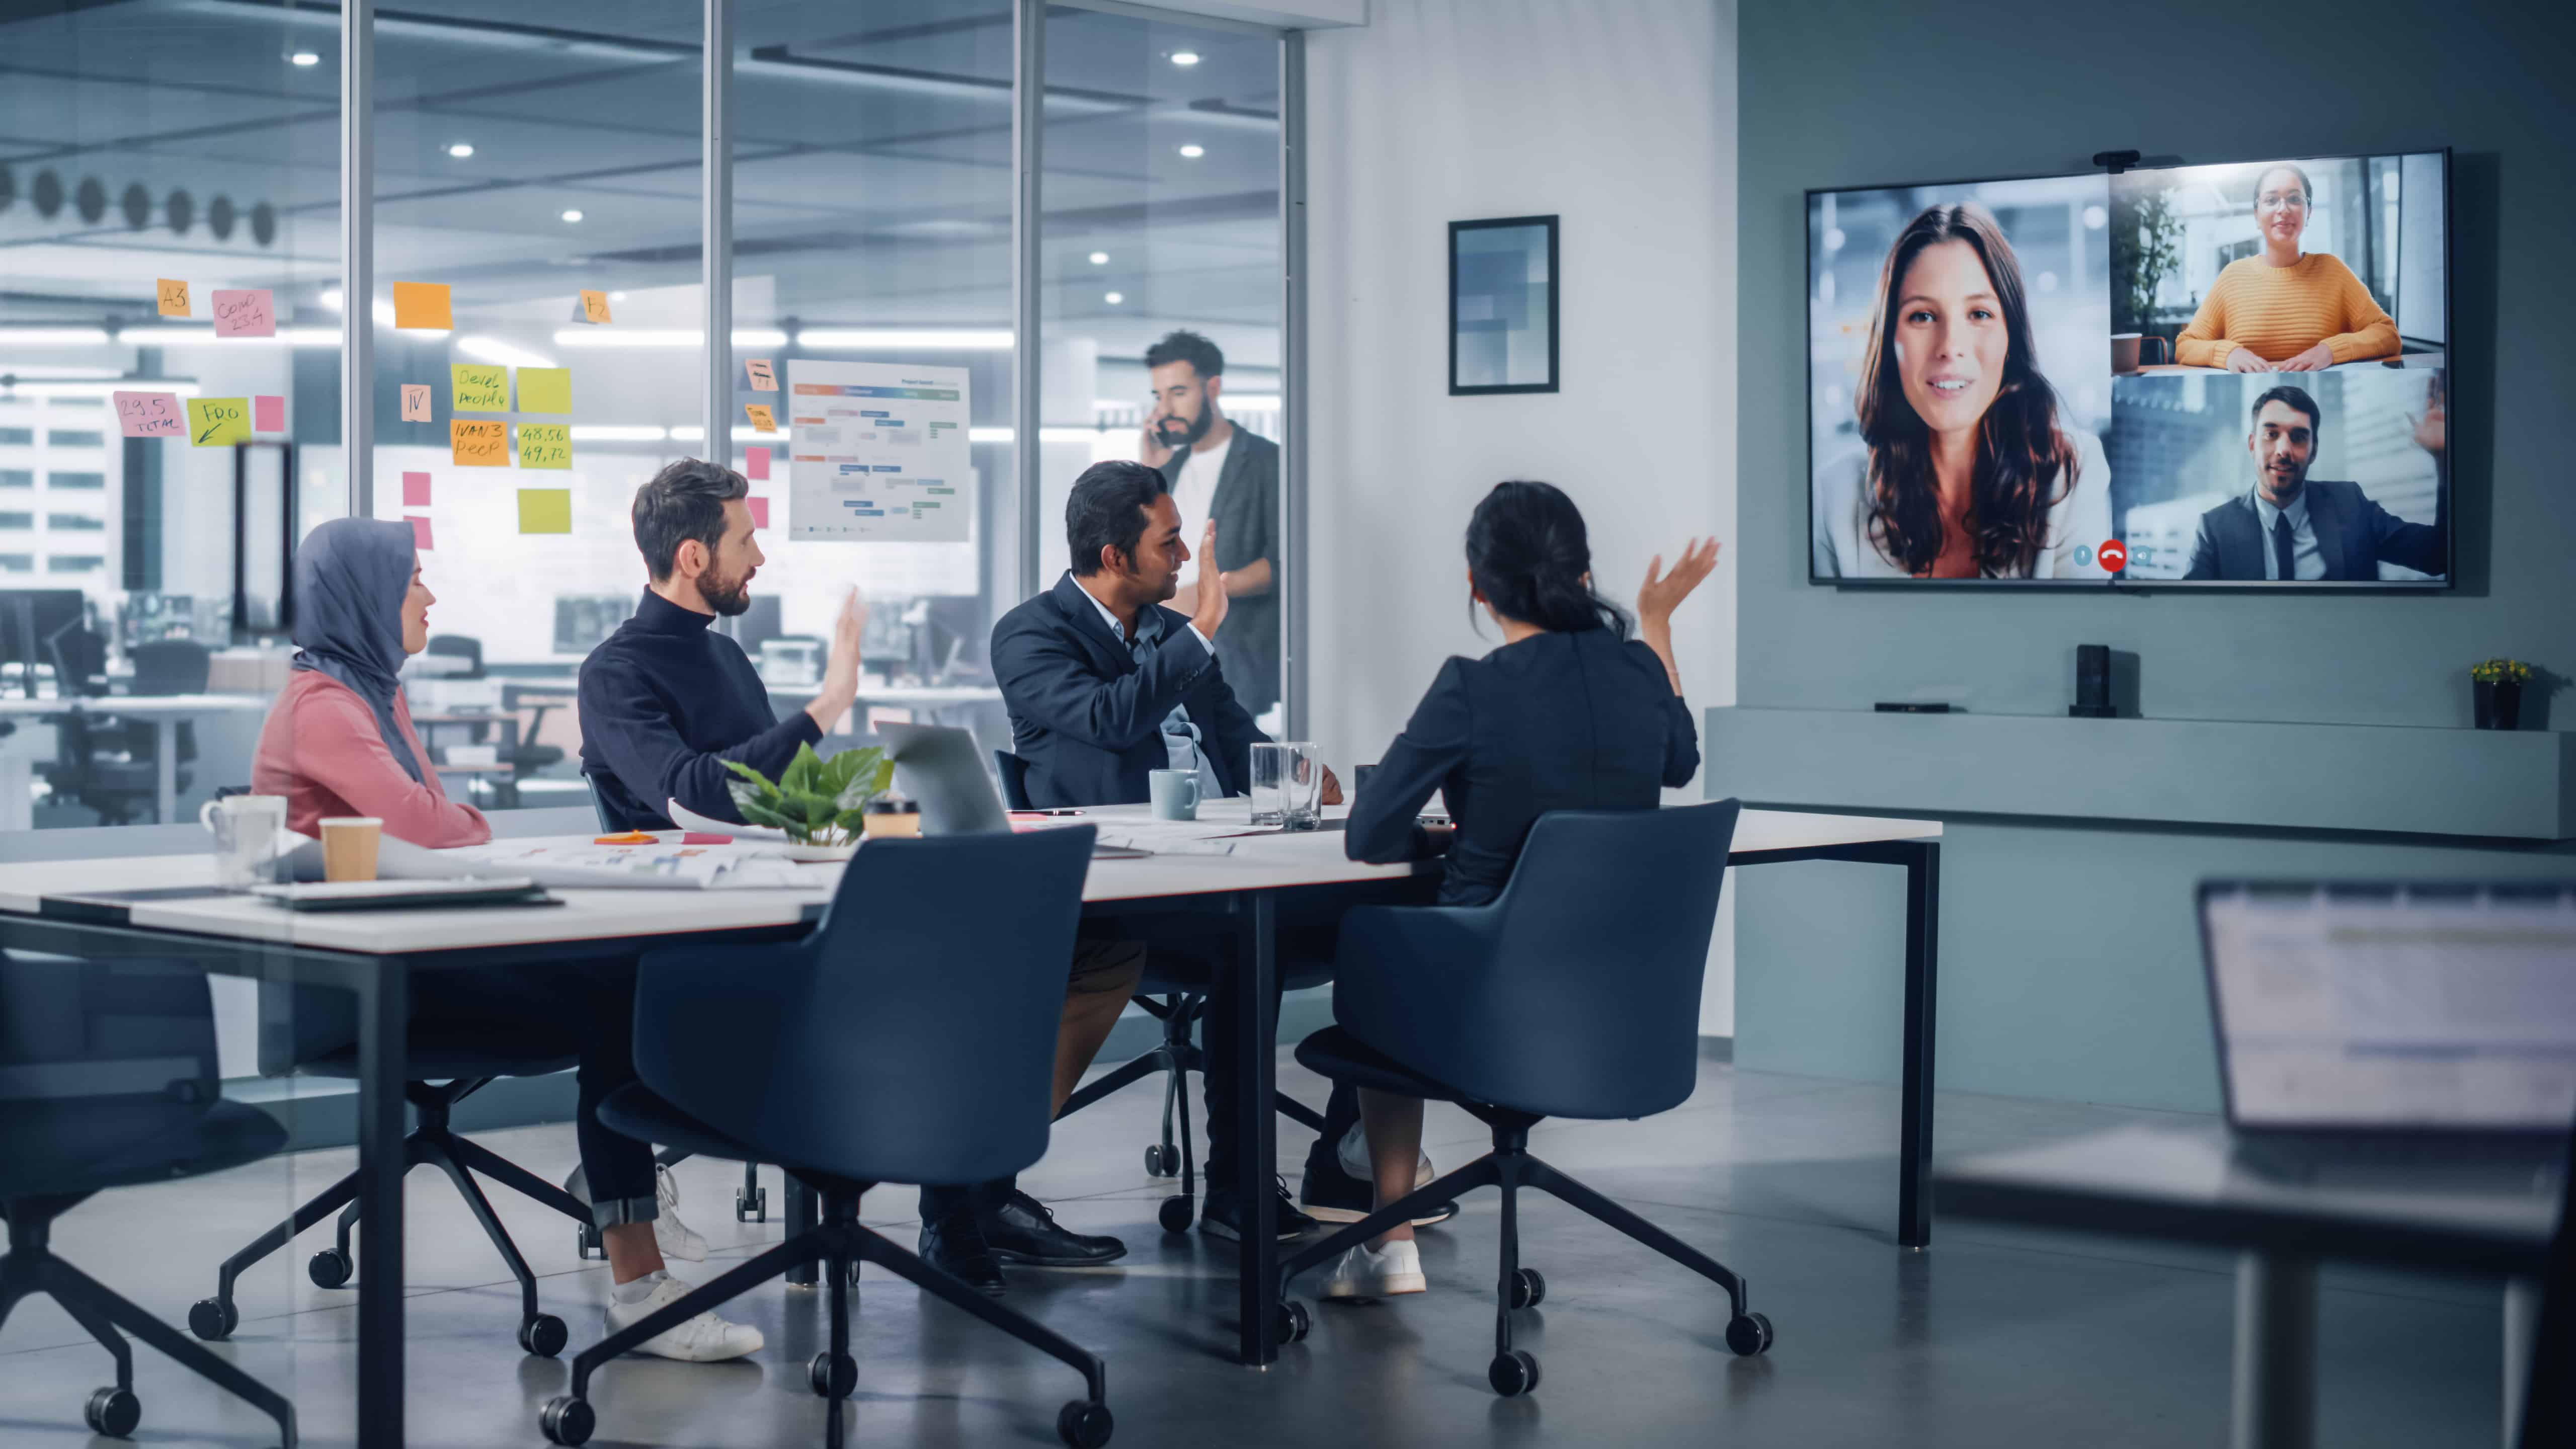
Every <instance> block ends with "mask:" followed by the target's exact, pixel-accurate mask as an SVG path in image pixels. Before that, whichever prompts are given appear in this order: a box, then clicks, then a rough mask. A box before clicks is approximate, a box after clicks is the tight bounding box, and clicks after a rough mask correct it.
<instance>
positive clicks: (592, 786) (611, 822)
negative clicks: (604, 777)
mask: <svg viewBox="0 0 2576 1449" xmlns="http://www.w3.org/2000/svg"><path fill="white" fill-rule="evenodd" d="M581 783H582V784H583V785H584V786H586V787H587V788H588V789H589V791H590V808H591V809H592V811H594V812H595V813H597V815H598V816H599V832H600V834H602V835H615V834H617V833H618V832H619V831H622V830H624V829H625V828H626V822H625V821H623V820H620V819H618V818H617V817H616V816H614V815H611V814H610V813H609V811H608V802H607V801H606V800H605V799H603V798H601V796H600V793H599V782H598V781H597V780H594V779H592V778H591V777H590V776H589V775H587V774H585V775H583V776H582V777H581Z"/></svg>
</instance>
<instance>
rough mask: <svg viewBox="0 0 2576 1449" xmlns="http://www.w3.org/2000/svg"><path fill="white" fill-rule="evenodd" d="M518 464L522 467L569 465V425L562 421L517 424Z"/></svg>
mask: <svg viewBox="0 0 2576 1449" xmlns="http://www.w3.org/2000/svg"><path fill="white" fill-rule="evenodd" d="M519 466H520V467H522V468H569V467H571V466H572V429H571V427H570V426H568V425H566V424H563V423H521V424H519Z"/></svg>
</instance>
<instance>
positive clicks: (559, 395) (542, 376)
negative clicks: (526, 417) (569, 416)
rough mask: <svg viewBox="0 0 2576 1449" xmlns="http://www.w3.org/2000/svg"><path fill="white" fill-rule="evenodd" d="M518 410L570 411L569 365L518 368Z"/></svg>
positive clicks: (570, 379)
mask: <svg viewBox="0 0 2576 1449" xmlns="http://www.w3.org/2000/svg"><path fill="white" fill-rule="evenodd" d="M519 411H521V412H523V413H568V412H571V411H572V369H571V368H569V367H523V368H520V369H519Z"/></svg>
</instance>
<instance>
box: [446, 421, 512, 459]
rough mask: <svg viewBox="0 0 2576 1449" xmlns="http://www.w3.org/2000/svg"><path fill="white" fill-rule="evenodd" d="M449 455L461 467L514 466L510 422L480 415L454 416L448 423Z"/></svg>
mask: <svg viewBox="0 0 2576 1449" xmlns="http://www.w3.org/2000/svg"><path fill="white" fill-rule="evenodd" d="M447 450H448V455H449V456H450V457H451V458H453V459H454V460H455V462H456V466H457V467H459V468H506V467H508V466H510V425H509V424H508V423H504V422H485V421H483V420H481V419H479V418H451V419H449V420H448V424H447Z"/></svg>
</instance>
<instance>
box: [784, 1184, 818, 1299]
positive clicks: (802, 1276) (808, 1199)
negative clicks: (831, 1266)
mask: <svg viewBox="0 0 2576 1449" xmlns="http://www.w3.org/2000/svg"><path fill="white" fill-rule="evenodd" d="M780 1175H781V1176H783V1177H785V1178H786V1180H787V1184H786V1186H787V1241H789V1242H791V1243H792V1242H794V1241H796V1240H797V1239H798V1238H801V1237H803V1236H805V1235H806V1234H807V1233H810V1232H812V1231H814V1223H815V1220H816V1219H818V1218H820V1217H821V1216H822V1200H821V1198H820V1197H818V1196H817V1195H816V1193H815V1191H814V1189H812V1188H810V1187H807V1186H806V1185H805V1184H803V1183H801V1182H798V1181H797V1180H796V1177H795V1174H793V1173H782V1174H780ZM821 1274H822V1270H821V1269H820V1268H818V1267H816V1266H815V1263H814V1260H813V1259H811V1258H809V1259H807V1260H805V1261H804V1262H802V1263H799V1264H797V1265H796V1266H795V1267H792V1268H790V1269H788V1270H787V1281H788V1282H789V1283H791V1284H793V1285H795V1286H797V1287H800V1288H811V1287H813V1286H814V1285H815V1284H816V1283H819V1282H821V1281H822V1276H821Z"/></svg>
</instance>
